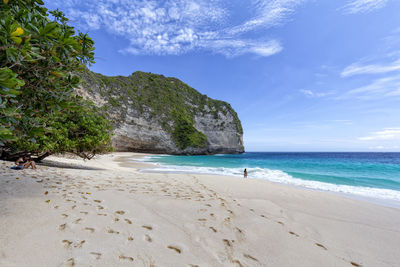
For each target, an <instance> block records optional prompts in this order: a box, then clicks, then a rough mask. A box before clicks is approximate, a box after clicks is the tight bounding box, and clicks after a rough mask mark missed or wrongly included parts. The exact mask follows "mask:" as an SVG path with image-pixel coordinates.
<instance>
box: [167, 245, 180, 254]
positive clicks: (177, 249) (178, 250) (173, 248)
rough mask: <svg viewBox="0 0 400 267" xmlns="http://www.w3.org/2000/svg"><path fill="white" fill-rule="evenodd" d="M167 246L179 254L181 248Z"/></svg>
mask: <svg viewBox="0 0 400 267" xmlns="http://www.w3.org/2000/svg"><path fill="white" fill-rule="evenodd" d="M167 248H169V249H171V250H174V251H175V252H177V253H179V254H181V253H182V249H180V248H178V247H176V246H168V247H167Z"/></svg>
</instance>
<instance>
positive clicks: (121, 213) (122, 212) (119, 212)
mask: <svg viewBox="0 0 400 267" xmlns="http://www.w3.org/2000/svg"><path fill="white" fill-rule="evenodd" d="M115 213H116V214H119V215H124V214H125V211H123V210H117V211H116V212H115Z"/></svg>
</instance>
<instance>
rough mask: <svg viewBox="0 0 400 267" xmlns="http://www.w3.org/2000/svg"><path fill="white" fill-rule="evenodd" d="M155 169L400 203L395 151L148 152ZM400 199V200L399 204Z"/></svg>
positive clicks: (399, 162)
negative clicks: (233, 178)
mask: <svg viewBox="0 0 400 267" xmlns="http://www.w3.org/2000/svg"><path fill="white" fill-rule="evenodd" d="M145 160H146V161H150V162H154V163H158V164H159V165H158V166H157V167H156V168H155V169H154V170H155V171H165V172H185V173H204V174H218V175H229V176H237V177H242V176H243V169H244V168H247V170H248V177H249V178H254V179H262V180H268V181H272V182H279V183H284V184H291V185H295V186H302V187H307V188H311V189H317V190H326V191H333V192H339V193H347V194H353V195H356V196H360V197H367V198H377V199H383V200H391V201H396V202H399V201H400V153H273V152H268V153H264V152H253V153H244V154H240V155H213V156H167V155H160V156H151V157H147V158H146V159H145ZM399 203H400V202H399Z"/></svg>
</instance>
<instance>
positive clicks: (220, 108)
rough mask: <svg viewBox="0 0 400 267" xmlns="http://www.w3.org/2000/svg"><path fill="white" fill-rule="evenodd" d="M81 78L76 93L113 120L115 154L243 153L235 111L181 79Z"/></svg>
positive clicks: (140, 76)
mask: <svg viewBox="0 0 400 267" xmlns="http://www.w3.org/2000/svg"><path fill="white" fill-rule="evenodd" d="M82 79H83V83H82V87H81V88H80V89H79V90H78V93H79V94H80V95H82V96H83V97H85V98H87V99H89V100H92V101H93V102H94V103H95V104H96V105H97V106H98V107H100V109H101V110H102V112H103V114H104V115H105V116H106V117H107V118H108V119H109V120H110V121H111V123H112V125H113V127H114V136H113V146H114V149H115V150H116V151H131V152H135V151H136V152H148V153H165V154H193V155H195V154H216V153H242V152H244V148H243V132H242V126H241V123H240V120H239V118H238V116H237V114H236V112H235V111H234V110H233V109H232V107H231V106H230V105H229V104H228V103H226V102H223V101H218V100H213V99H211V98H209V97H207V96H205V95H202V94H200V93H199V92H197V91H196V90H195V89H193V88H191V87H189V86H188V85H186V84H184V83H183V82H181V81H179V80H178V79H175V78H167V77H164V76H162V75H156V74H151V73H144V72H135V73H133V74H132V75H130V76H128V77H123V76H116V77H107V76H103V75H101V74H97V73H93V72H90V71H86V72H85V73H84V74H83V77H82Z"/></svg>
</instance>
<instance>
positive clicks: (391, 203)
mask: <svg viewBox="0 0 400 267" xmlns="http://www.w3.org/2000/svg"><path fill="white" fill-rule="evenodd" d="M146 156H147V157H148V156H150V157H151V156H159V155H157V154H148V153H143V155H141V153H138V155H134V157H132V158H130V157H126V159H135V158H144V157H146ZM124 163H125V164H124V165H121V166H124V167H130V166H129V165H130V164H132V165H133V166H136V167H135V168H137V169H138V170H139V171H141V172H142V173H168V174H188V175H191V174H192V175H215V176H222V177H231V178H236V179H242V178H243V177H239V176H232V175H225V174H220V173H212V174H204V173H197V172H190V171H184V170H183V171H162V170H152V168H153V167H160V166H161V167H162V166H169V165H162V164H160V165H158V164H157V163H154V162H148V161H137V162H135V161H125V162H124ZM142 164H143V168H141V166H142ZM247 179H255V180H259V181H265V182H267V183H275V184H281V185H284V186H289V187H293V188H298V189H302V190H310V191H317V192H324V193H330V194H333V195H337V196H341V197H346V198H350V199H355V200H360V201H364V202H368V203H372V204H377V205H380V206H384V207H391V208H396V209H400V201H397V200H394V199H384V198H377V197H376V198H374V197H368V196H362V195H359V194H353V193H346V192H336V191H332V190H324V189H319V188H311V187H307V186H301V185H296V184H290V183H284V182H276V181H269V180H264V179H260V178H247ZM366 188H369V187H366ZM371 189H374V188H371ZM385 190H387V189H385ZM390 190H392V189H390Z"/></svg>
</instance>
